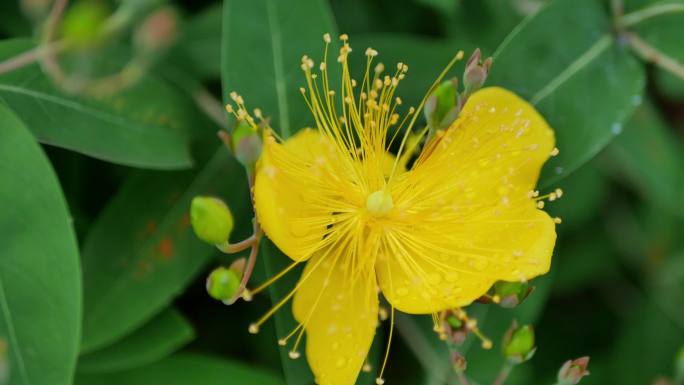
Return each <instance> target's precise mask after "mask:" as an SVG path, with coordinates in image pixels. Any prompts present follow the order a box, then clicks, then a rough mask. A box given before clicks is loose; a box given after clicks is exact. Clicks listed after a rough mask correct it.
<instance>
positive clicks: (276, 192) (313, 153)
mask: <svg viewBox="0 0 684 385" xmlns="http://www.w3.org/2000/svg"><path fill="white" fill-rule="evenodd" d="M332 154H333V150H332V148H331V146H330V145H329V144H328V143H327V142H326V140H325V139H324V138H323V136H321V135H320V134H319V133H318V131H316V130H312V129H303V130H300V131H299V132H298V133H297V134H296V135H295V136H293V137H292V138H290V139H289V140H287V141H286V142H285V143H283V144H281V143H278V142H277V141H276V139H275V138H274V137H273V136H272V135H271V134H270V132H267V133H266V134H265V135H264V147H263V151H262V154H261V158H260V159H259V163H258V165H257V172H256V180H255V183H254V207H255V210H256V213H257V219H258V221H259V223H260V225H261V227H262V228H263V229H264V232H265V233H266V235H267V236H268V237H269V238H270V239H271V240H272V241H273V243H275V244H276V246H278V248H280V250H281V251H282V252H284V253H285V254H287V255H288V256H289V257H290V258H292V259H294V260H305V259H307V258H308V257H309V256H310V255H311V253H313V252H314V251H315V250H316V249H317V248H318V247H319V246H320V242H321V240H322V239H323V236H324V234H325V231H326V227H327V226H328V225H330V224H331V221H332V220H333V218H332V215H331V211H332V210H331V208H329V207H326V206H325V205H322V204H320V200H321V199H322V195H324V191H323V188H322V187H321V179H322V178H323V173H322V168H323V167H324V165H325V164H326V163H329V162H330V159H331V157H332V156H333V155H332Z"/></svg>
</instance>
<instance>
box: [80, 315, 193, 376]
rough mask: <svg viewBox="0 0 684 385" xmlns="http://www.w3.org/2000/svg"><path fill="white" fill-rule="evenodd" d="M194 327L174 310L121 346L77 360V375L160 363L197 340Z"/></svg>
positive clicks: (144, 327)
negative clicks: (78, 373)
mask: <svg viewBox="0 0 684 385" xmlns="http://www.w3.org/2000/svg"><path fill="white" fill-rule="evenodd" d="M194 334H195V333H194V331H193V329H192V325H190V323H189V322H188V321H187V320H186V319H185V318H184V317H183V316H182V315H181V313H179V312H178V311H177V310H175V309H173V308H169V309H167V310H165V311H164V312H162V313H160V314H159V315H157V316H156V317H155V318H153V319H152V320H150V321H149V322H148V323H147V324H145V325H144V326H143V327H141V328H140V329H138V330H136V331H135V332H133V333H132V334H130V335H128V336H126V337H125V338H124V339H122V340H121V341H119V342H118V343H116V344H114V345H112V346H109V347H106V348H104V349H102V350H98V351H95V352H92V353H88V354H85V355H83V356H81V357H79V359H78V368H77V370H78V372H81V373H102V372H115V371H119V370H126V369H132V368H137V367H140V366H144V365H147V364H151V363H153V362H155V361H158V360H160V359H162V358H164V357H166V356H168V355H169V354H171V353H173V352H174V351H176V350H178V349H179V348H180V347H181V346H183V345H185V344H186V343H187V342H189V341H190V340H192V338H193V337H194Z"/></svg>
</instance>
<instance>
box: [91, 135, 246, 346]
mask: <svg viewBox="0 0 684 385" xmlns="http://www.w3.org/2000/svg"><path fill="white" fill-rule="evenodd" d="M243 175H244V174H243V170H242V168H241V167H240V166H239V165H238V163H237V162H236V161H235V160H233V159H232V158H230V157H229V154H228V151H227V150H226V149H225V148H223V147H221V148H220V149H219V150H218V151H217V152H216V155H214V156H213V158H212V159H211V160H210V161H209V162H207V164H206V165H205V166H204V168H203V169H202V170H201V171H200V172H199V173H197V172H195V171H188V172H175V173H151V172H141V173H140V174H138V175H135V176H133V177H132V178H131V179H130V180H129V181H128V182H127V183H126V184H125V185H124V187H123V188H122V189H121V191H120V192H119V193H118V194H117V195H116V197H115V198H114V199H113V200H112V201H111V203H110V204H109V205H108V207H107V208H106V209H105V210H104V212H103V213H102V214H101V216H100V217H99V218H98V219H97V221H96V223H95V224H94V225H93V228H92V230H91V232H90V234H89V235H88V237H87V239H86V241H85V244H84V246H83V272H84V323H83V341H82V347H81V349H82V351H83V352H91V351H93V350H96V349H99V348H103V347H104V346H107V345H109V344H111V343H113V342H115V341H116V340H117V339H120V338H122V337H124V336H125V335H127V334H129V333H131V332H132V331H133V330H135V329H136V328H138V327H140V326H142V325H143V324H144V323H145V322H146V321H148V320H149V319H150V318H151V317H153V316H154V315H155V314H157V313H158V312H159V311H161V310H162V309H163V308H164V307H165V306H166V305H168V303H169V302H170V301H171V300H172V299H173V298H174V297H175V296H176V295H177V294H178V293H179V292H180V291H181V290H182V289H183V288H184V287H185V286H186V285H187V284H188V283H190V282H191V281H192V280H193V278H194V277H195V276H196V274H197V273H199V272H200V271H201V269H202V267H203V266H205V264H206V263H207V262H208V261H209V258H210V257H211V256H212V255H213V254H214V253H215V252H216V250H215V249H214V248H212V247H210V246H209V245H206V244H204V243H202V242H200V241H199V240H198V239H197V238H196V237H195V235H194V233H193V232H192V229H191V228H190V225H189V224H190V218H189V210H190V201H191V199H192V198H193V197H194V196H196V195H215V196H220V197H222V198H223V199H224V200H225V201H226V202H227V203H228V205H229V206H230V207H231V209H232V210H233V213H234V215H235V218H236V221H237V224H236V231H235V233H236V234H234V236H235V237H238V238H239V237H241V236H244V235H245V234H244V232H241V231H239V230H240V229H248V228H249V227H250V226H249V218H250V211H249V207H247V205H248V202H249V195H248V190H247V188H246V186H245V184H244V182H243V180H244V176H243ZM238 238H234V239H238Z"/></svg>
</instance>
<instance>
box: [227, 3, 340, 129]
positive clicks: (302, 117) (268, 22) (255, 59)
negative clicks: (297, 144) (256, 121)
mask: <svg viewBox="0 0 684 385" xmlns="http://www.w3.org/2000/svg"><path fill="white" fill-rule="evenodd" d="M324 33H330V35H331V36H332V38H333V39H336V38H337V33H336V31H335V26H334V22H333V18H332V15H331V13H330V9H329V8H328V5H327V3H326V2H325V1H322V0H304V1H296V2H290V3H287V4H285V3H283V2H279V1H276V0H256V1H250V2H244V1H237V0H227V1H225V2H224V4H223V42H222V47H221V60H222V62H221V63H222V64H221V67H222V68H223V73H222V82H223V89H224V90H225V94H224V100H225V101H226V103H228V102H232V101H231V100H230V99H229V98H228V93H229V92H230V91H233V90H235V91H237V92H238V93H239V94H241V95H243V97H244V98H245V101H246V103H247V104H248V105H249V106H253V107H257V106H258V107H259V108H261V109H262V110H263V112H264V113H265V114H266V115H269V116H271V118H272V120H271V125H272V126H273V127H275V128H276V129H278V130H279V131H280V134H281V135H282V136H283V137H285V138H287V137H289V136H290V135H291V134H293V133H295V132H296V131H297V130H299V129H300V128H303V127H306V126H307V125H311V124H313V123H314V122H313V119H312V117H311V114H310V112H309V110H308V108H307V106H306V103H304V101H303V100H302V95H301V93H300V92H299V85H304V84H305V81H304V75H303V74H302V70H301V67H300V66H301V58H302V56H303V55H309V56H311V57H314V58H318V57H322V56H323V34H324ZM331 52H332V53H331V56H334V55H335V52H336V51H335V49H334V48H331ZM331 67H332V66H331ZM331 70H332V68H331Z"/></svg>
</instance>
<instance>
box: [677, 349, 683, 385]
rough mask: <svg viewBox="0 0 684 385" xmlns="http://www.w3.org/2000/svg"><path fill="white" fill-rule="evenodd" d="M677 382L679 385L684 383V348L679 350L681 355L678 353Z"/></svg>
mask: <svg viewBox="0 0 684 385" xmlns="http://www.w3.org/2000/svg"><path fill="white" fill-rule="evenodd" d="M675 380H676V381H677V382H679V383H684V346H682V348H681V349H679V353H677V357H676V358H675Z"/></svg>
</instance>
